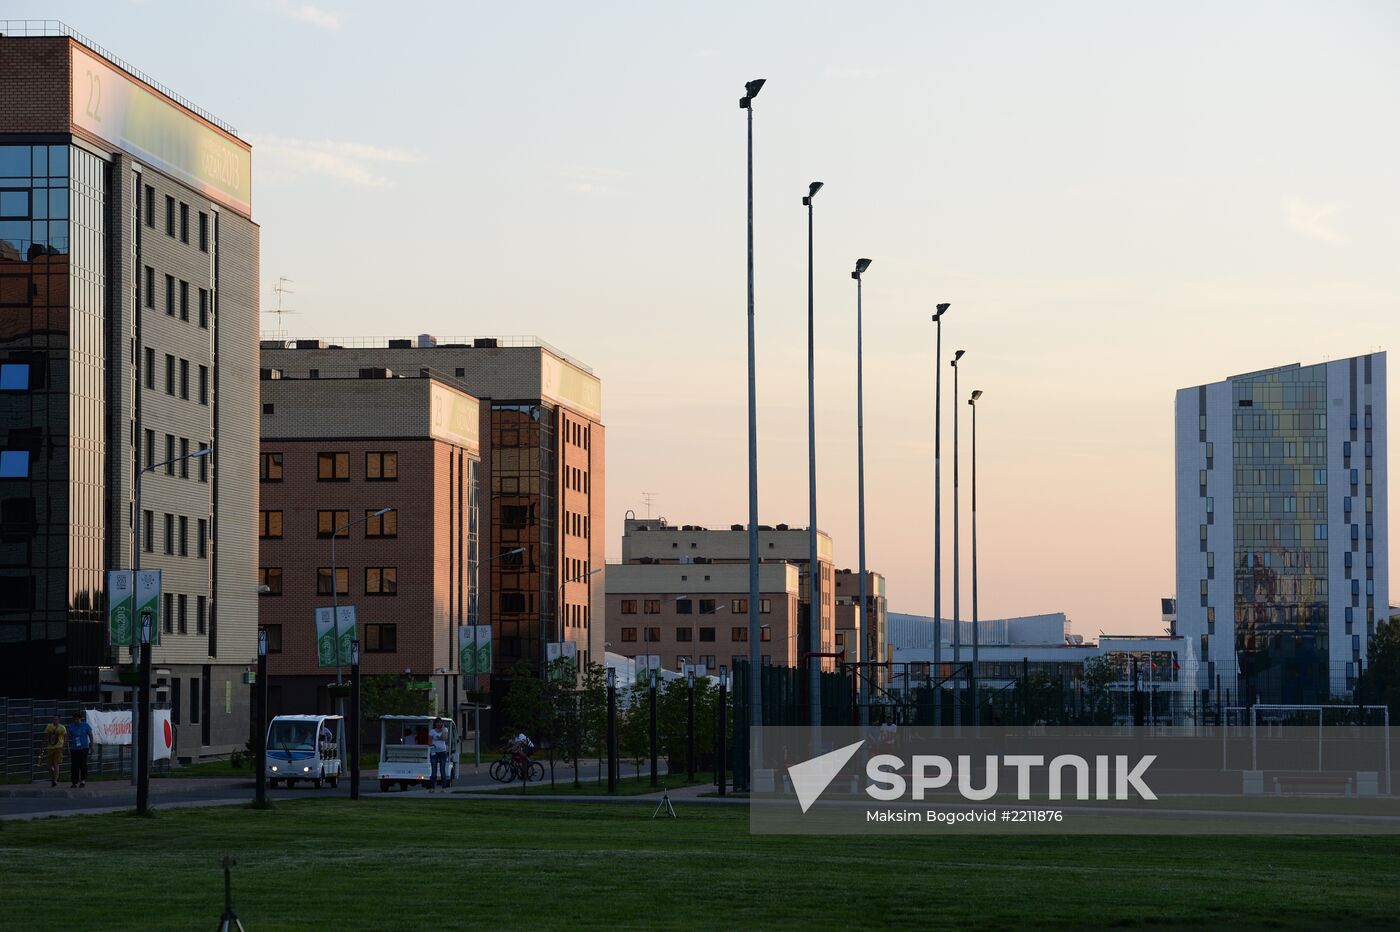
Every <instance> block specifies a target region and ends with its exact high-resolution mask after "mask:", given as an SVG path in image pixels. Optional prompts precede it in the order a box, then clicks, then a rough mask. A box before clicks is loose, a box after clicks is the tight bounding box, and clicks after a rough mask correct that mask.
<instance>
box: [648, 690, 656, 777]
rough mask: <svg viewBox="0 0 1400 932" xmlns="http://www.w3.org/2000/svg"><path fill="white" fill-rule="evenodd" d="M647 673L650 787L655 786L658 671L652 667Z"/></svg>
mask: <svg viewBox="0 0 1400 932" xmlns="http://www.w3.org/2000/svg"><path fill="white" fill-rule="evenodd" d="M649 672H650V673H651V676H649V677H648V687H649V689H648V693H649V699H648V704H649V705H650V706H651V726H650V728H649V729H648V733H649V737H650V739H651V785H652V786H656V675H657V672H658V671H657V670H656V668H654V667H653V668H652V669H651V670H650V671H649Z"/></svg>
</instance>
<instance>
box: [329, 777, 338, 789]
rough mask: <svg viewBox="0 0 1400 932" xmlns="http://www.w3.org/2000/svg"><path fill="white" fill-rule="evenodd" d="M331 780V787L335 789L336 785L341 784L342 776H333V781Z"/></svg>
mask: <svg viewBox="0 0 1400 932" xmlns="http://www.w3.org/2000/svg"><path fill="white" fill-rule="evenodd" d="M330 782H331V789H335V788H336V787H338V786H340V777H331V781H330Z"/></svg>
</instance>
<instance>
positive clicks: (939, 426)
mask: <svg viewBox="0 0 1400 932" xmlns="http://www.w3.org/2000/svg"><path fill="white" fill-rule="evenodd" d="M934 311H935V313H934V315H933V323H934V332H935V333H936V334H937V336H935V338H934V351H933V356H934V358H933V671H934V674H933V680H934V683H935V684H938V682H939V678H940V677H941V676H942V675H943V673H942V671H943V477H942V471H941V465H942V454H943V315H944V314H946V313H948V305H947V304H946V303H945V304H940V305H938V306H937V307H935V308H934ZM942 700H943V687H942V686H941V685H936V686H935V689H934V692H933V712H934V714H933V720H934V721H935V722H937V723H938V724H940V725H942V724H943V715H942V711H943V701H942Z"/></svg>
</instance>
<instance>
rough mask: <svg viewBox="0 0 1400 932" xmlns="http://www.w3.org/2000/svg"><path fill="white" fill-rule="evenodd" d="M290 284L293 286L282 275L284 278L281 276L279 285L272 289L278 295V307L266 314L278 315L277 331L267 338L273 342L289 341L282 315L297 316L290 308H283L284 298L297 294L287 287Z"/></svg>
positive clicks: (278, 280)
mask: <svg viewBox="0 0 1400 932" xmlns="http://www.w3.org/2000/svg"><path fill="white" fill-rule="evenodd" d="M290 284H292V280H291V279H290V278H288V277H287V276H285V275H282V276H279V277H278V279H277V284H276V285H274V286H273V288H272V290H273V291H274V292H275V293H276V294H277V307H276V308H275V309H273V310H272V311H265V312H264V313H270V314H276V315H277V329H276V330H274V331H272V333H271V334H269V335H268V337H267V338H268V339H271V340H285V339H287V330H286V328H285V327H283V326H282V324H283V321H282V315H283V314H295V313H296V311H294V310H292V309H291V308H289V307H283V306H282V298H283V296H284V295H289V294H296V292H294V291H292V289H290V288H288V287H287V286H288V285H290Z"/></svg>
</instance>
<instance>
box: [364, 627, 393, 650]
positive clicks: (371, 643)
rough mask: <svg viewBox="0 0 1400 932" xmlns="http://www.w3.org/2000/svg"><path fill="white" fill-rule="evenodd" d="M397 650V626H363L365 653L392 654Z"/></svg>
mask: <svg viewBox="0 0 1400 932" xmlns="http://www.w3.org/2000/svg"><path fill="white" fill-rule="evenodd" d="M398 649H399V626H398V625H365V653H367V654H392V653H395V652H397V651H398Z"/></svg>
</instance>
